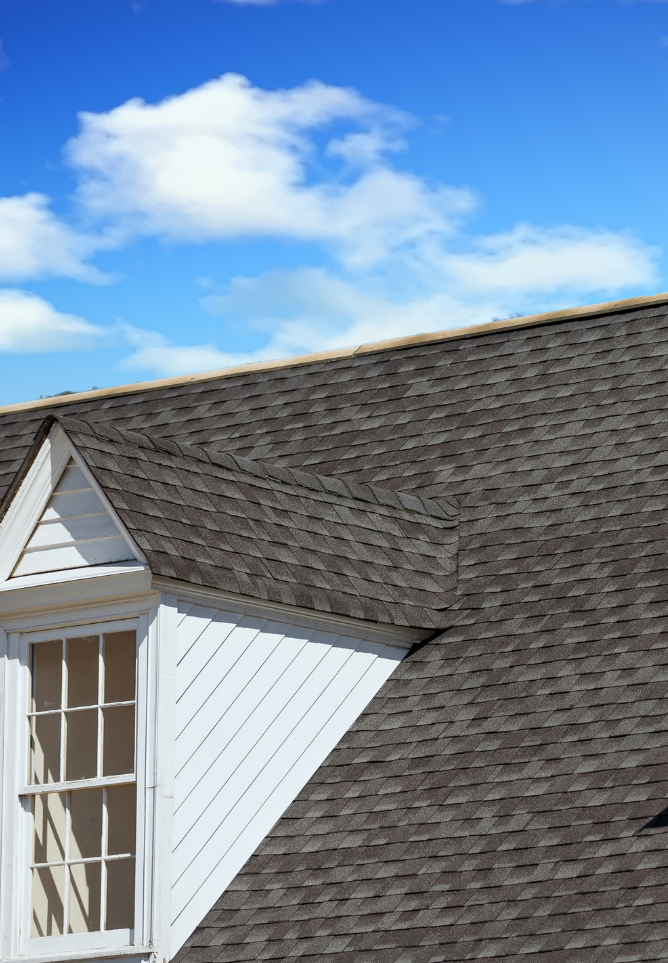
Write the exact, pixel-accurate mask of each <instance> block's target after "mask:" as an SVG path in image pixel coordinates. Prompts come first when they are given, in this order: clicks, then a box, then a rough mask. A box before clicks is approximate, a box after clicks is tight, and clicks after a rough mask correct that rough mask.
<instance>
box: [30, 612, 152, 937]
mask: <svg viewBox="0 0 668 963" xmlns="http://www.w3.org/2000/svg"><path fill="white" fill-rule="evenodd" d="M130 634H131V636H132V639H133V649H132V653H133V655H132V676H133V680H134V678H135V671H136V631H135V630H132V631H131V633H130ZM123 635H125V636H127V635H128V631H127V630H126V631H125V632H123V631H121V632H120V633H119V632H114V630H113V629H111V631H105V630H102V631H100V632H93V633H91V634H90V635H83V634H82V635H80V636H73V637H61V638H58V637H56V638H54V639H52V640H51V644H53V643H57V642H60V643H61V646H60V663H59V671H60V707H59V708H53V709H51V708H48V709H40V708H39V707H38V702H37V690H36V666H37V661H36V651H37V650H38V648H39V646H40V645H43V644H44V643H43V642H35V643H32V644H31V646H30V649H29V652H30V666H31V672H30V677H31V693H30V702H29V712H28V713H27V715H28V724H29V731H30V747H29V753H30V758H29V768H28V775H29V782H30V785H29V786H27V787H26V788H25V789H24V791H23V795H24V796H26V797H28V798H29V799H31V800H32V806H31V808H32V813H33V841H32V852H31V859H30V873H31V879H32V883H31V889H33V890H34V887H35V885H36V878H37V873H39V871H49V870H53V871H55V873H56V874H57V870H58V869H59V868H61V867H62V873H63V878H62V891H61V894H60V895H61V901H62V902H61V905H62V921H60V920H59V922H58V924H57V927H56V930H55V932H51V931H50V932H49V933H46V934H41V933H37V934H36V933H35V932H34V930H35V928H36V926H37V924H36V923H35V922H33V933H32V935H33V937H34V936H36V935H58V934H59V933H60V934H61V935H67V934H69V933H73V932H85V931H88V932H93V931H96V932H103V931H105V930H107V926H106V924H107V917H108V910H109V906H110V905H112V907H113V903H112V904H108V901H107V895H108V894H107V890H108V886H107V883H108V871H107V867H108V864H110V863H115V864H118V863H120V862H121V861H123V860H125V861H126V864H125V866H126V868H125V869H123V868H122V867H120V866H119V871H120V872H121V874H122V875H123V874H125V876H126V877H127V872H128V868H129V869H130V871H131V874H132V876H131V879H127V882H128V885H130V886H131V888H132V890H133V891H134V869H135V852H134V849H135V845H134V837H135V835H136V818H135V817H134V816H133V818H132V824H131V837H132V838H131V841H132V844H133V845H132V851H130V850H128V851H126V852H114V853H110V852H109V848H110V846H109V834H110V819H109V789H111V788H112V787H113V788H114V789H116V788H121V789H122V788H123V787H124V786H125V787H130V786H133V787H135V791H134V794H133V797H134V802H133V803H132V808H133V809H134V805H135V804H136V775H135V767H136V760H135V758H134V753H135V747H134V738H135V736H134V733H135V732H136V693H135V692H134V687H135V684H136V683H135V682H134V681H133V685H132V692H133V695H135V698H133V699H131V700H130V699H124V700H118V701H107V702H105V701H104V700H105V686H106V678H105V673H106V668H107V666H106V664H105V656H106V655H107V650H106V646H107V643H108V640H109V639H110V638H112V639H113V638H114V637H115V638H118V637H119V636H123ZM94 640H96V641H97V667H96V672H97V687H96V688H97V692H96V701H89V699H88V698H86V699H85V700H84V701H85V703H86V704H84V705H79V706H71V707H70V706H69V704H68V703H69V701H70V692H69V688H70V685H69V683H70V678H69V670H70V665H69V661H70V653H69V652H68V646H69V644H70V643H85V642H89V643H91V644H92V643H93V641H94ZM47 644H48V643H47ZM116 672H117V673H118V665H117V666H116ZM111 684H112V688H113V686H114V679H113V677H112V681H111ZM117 684H118V680H117V679H116V685H117ZM54 694H55V693H54ZM112 694H116V695H118V694H126V695H127V694H129V693H118V692H117V691H116V692H115V693H112ZM124 707H131V708H133V709H135V712H133V714H132V719H133V724H132V732H133V735H132V765H131V766H130V767H128V768H129V770H130V771H128V772H124V771H122V770H121V772H113V771H112V772H111V774H108V775H105V774H104V770H105V768H110V769H112V770H113V763H110V766H109V767H107V764H106V755H105V753H106V749H107V747H106V746H105V738H104V737H105V710H108V709H112V710H115V709H120V708H124ZM92 710H94V711H95V712H96V722H95V725H96V738H95V756H96V760H95V775H92V773H89V774H87V775H81V773H78V774H77V776H76V777H72V778H69V779H68V771H67V770H68V765H69V766H70V767H71V760H70V761H69V762H68V751H70V750H71V751H72V753H74V752H75V750H74V748H73V746H68V719H70V720H71V718H72V715H74V714H77V713H81V712H91V711H92ZM54 716H59V718H60V725H59V727H57V728H58V730H59V734H60V747H59V752H58V753H57V763H56V758H55V757H54V758H53V765H54V768H55V766H56V764H57V766H58V770H59V771H58V777H59V778H58V781H55V779H54V778H53V777H54V776H55V772H51V771H50V770H49V769H48V768H47V766H46V764H44V767H43V768H44V772H43V775H44V776H45V777H46V778H47V780H49V776H51V777H52V778H51V779H50V780H49V781H43V782H39V781H37V778H36V759H37V752H36V747H37V745H38V742H39V739H38V737H37V728H36V727H37V720H38V719H40V718H44V717H54ZM126 720H127V717H126ZM111 721H112V726H111V730H110V731H109V735H110V742H112V741H113V737H114V733H113V732H112V730H113V729H114V725H113V719H112V720H111ZM117 725H118V717H116V726H117ZM70 728H71V727H70ZM116 735H118V733H116ZM126 735H127V730H126ZM75 738H76V737H75ZM69 741H72V742H73V743H74V740H69ZM40 748H42V747H40ZM43 758H44V759H46V756H45V755H44V757H43ZM110 759H111V756H110ZM125 761H129V759H126V760H125ZM107 786H108V787H109V789H108V788H107ZM70 787H71V788H70ZM93 791H97V792H99V793H101V821H100V834H101V835H100V838H99V854H100V855H97V854H96V855H89V856H82V855H80V854H77V853H76V852H73V851H72V846H73V842H72V841H73V823H72V810H71V804H72V796H73V795H74V794H77V795H78V796H79V798H80V797H81V794H82V793H83V792H93ZM38 798H39V799H40V807H41V808H40V812H41V813H42V815H43V822H44V823H45V824H46V823H47V822H48V821H49V806H50V805H51V802H50V801H52V802H53V805H54V806H56V807H58V806H61V807H62V808H63V809H64V825H63V826H62V830H61V832H62V837H63V841H62V845H61V844H60V843H59V842H57V843H56V845H57V846H58V848H59V849H60V850H61V852H59V853H58V854H53V853H51V854H50V855H51V856H55V858H51V859H48V858H46V857H47V845H49V844H48V843H47V841H46V840H47V834H48V830H46V829H45V828H44V826H43V827H42V833H43V839H42V842H41V844H40V845H41V846H43V847H44V853H43V855H44V857H45V858H44V859H43V860H42V859H39V860H38V859H37V848H38V827H37V806H38V801H37V800H38ZM126 803H127V799H126ZM116 805H117V806H118V799H117V803H116ZM98 812H99V810H98ZM126 815H127V814H126ZM118 819H119V817H118V813H117V814H116V816H115V826H116V832H118ZM128 825H130V824H129V822H128ZM52 831H53V839H55V840H56V841H57V840H58V829H57V827H55V824H54V826H53V827H52ZM124 841H125V842H129V841H130V840H128V839H125V840H124ZM51 845H53V840H52V841H51ZM122 848H124V849H127V846H124V847H122ZM95 865H99V867H100V869H99V906H96V908H95V913H97V912H98V911H99V918H98V917H96V916H95V915H94V914H93V913H92V912H90V913H89V916H88V924H87V927H84V928H83V929H82V928H81V926H79V928H78V929H72V917H71V913H70V910H71V908H72V901H73V899H75V900H76V899H77V896H78V895H79V894H78V892H77V884H76V878H75V877H74V876H73V867H76V866H80V867H82V868H83V867H85V866H91V867H93V866H95ZM49 875H50V878H51V881H53V880H54V879H55V878H56V876H55V875H54V874H53V873H51V874H49ZM47 879H48V877H47ZM73 880H74V882H73ZM88 883H89V879H88V877H86V879H85V886H86V887H87V888H88V891H89V890H90V888H89V887H88ZM41 885H43V881H40V886H41ZM93 887H94V888H97V880H96V879H95V877H94V882H93ZM115 888H116V890H118V874H116V884H115ZM73 890H74V896H73ZM88 895H89V897H91V902H90V903H89V904H88V909H89V910H91V909H92V906H93V903H97V900H94V899H92V894H91V893H90V891H89V892H88ZM95 895H97V894H95ZM34 898H35V897H34V894H33V898H32V899H31V904H33V901H34ZM133 900H134V897H133ZM78 902H79V908H78V912H79V916H80V917H82V918H86V913H87V910H86V909H85V908H83V907H82V901H81V899H80V898H79V900H78ZM33 912H34V911H33ZM111 912H112V913H113V912H114V909H113V908H112V910H111ZM58 915H60V914H58ZM132 916H134V913H132ZM91 920H94V922H95V924H96V925H91ZM119 925H121V926H122V927H123V926H125V925H126V924H125V923H123V924H119V923H117V924H116V927H114V926H111V927H110V928H111V929H114V928H117V927H118V926H119ZM127 925H128V926H129V928H130V929H132V927H133V926H134V923H133V922H129V923H128V924H127Z"/></svg>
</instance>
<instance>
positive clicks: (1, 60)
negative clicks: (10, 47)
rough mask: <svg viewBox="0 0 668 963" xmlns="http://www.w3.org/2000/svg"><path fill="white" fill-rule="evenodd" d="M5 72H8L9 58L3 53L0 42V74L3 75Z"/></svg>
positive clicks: (0, 41)
mask: <svg viewBox="0 0 668 963" xmlns="http://www.w3.org/2000/svg"><path fill="white" fill-rule="evenodd" d="M6 70H9V57H8V56H7V54H6V53H5V48H4V45H3V43H2V40H0V73H4V72H5V71H6Z"/></svg>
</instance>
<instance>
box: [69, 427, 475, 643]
mask: <svg viewBox="0 0 668 963" xmlns="http://www.w3.org/2000/svg"><path fill="white" fill-rule="evenodd" d="M59 423H60V425H61V427H62V428H63V429H64V430H65V432H66V433H67V434H68V436H69V437H70V438H71V440H72V441H73V442H74V444H75V445H76V447H77V449H78V450H79V451H80V452H81V454H82V455H83V457H84V459H85V460H86V463H87V464H88V466H89V467H90V469H91V471H92V473H93V475H94V476H95V478H96V480H97V481H98V483H99V484H100V486H101V488H102V489H103V490H104V492H105V494H106V495H107V497H108V498H109V500H110V502H111V504H112V505H113V507H114V508H115V510H116V511H117V512H118V515H119V517H120V518H121V520H122V521H123V523H124V524H125V525H126V527H127V529H128V531H129V532H130V534H131V535H132V536H133V538H134V539H135V541H136V542H137V544H138V545H139V547H140V548H141V549H142V551H143V552H144V553H145V555H146V557H147V559H148V562H149V565H150V567H151V571H152V572H153V573H154V574H156V575H163V576H168V577H172V578H177V579H181V580H183V581H185V582H191V583H194V584H196V585H206V586H209V587H212V588H218V589H224V590H226V591H228V592H235V593H240V594H242V595H247V596H251V597H253V598H257V599H265V600H269V601H273V602H282V603H285V604H289V605H298V606H302V607H304V608H309V609H314V610H316V611H318V612H331V613H335V614H337V615H346V616H350V617H352V618H360V619H367V620H370V621H374V622H382V623H385V624H392V625H403V626H411V627H414V628H425V629H436V628H440V627H442V626H443V624H444V615H443V609H445V608H447V607H448V605H449V604H451V603H452V602H453V601H454V599H455V595H454V590H455V583H456V575H455V570H456V551H457V539H458V509H457V506H456V504H454V503H453V502H452V500H446V499H440V500H436V499H427V498H420V497H417V496H415V495H405V494H398V493H395V492H390V491H383V490H382V489H379V488H372V487H369V486H366V485H356V484H355V483H354V482H352V481H349V482H348V483H347V484H345V483H344V482H342V481H339V480H336V479H329V478H323V477H322V476H319V475H313V474H309V473H306V472H301V471H298V470H296V469H295V470H294V471H292V472H291V471H290V470H289V469H281V468H276V467H272V466H268V465H263V464H261V463H259V462H253V461H250V460H249V459H245V458H235V457H234V456H232V455H227V454H224V453H221V452H207V451H206V450H205V449H203V448H194V447H188V448H186V447H185V446H179V445H178V444H177V443H175V442H170V441H166V440H164V439H151V438H150V437H149V436H148V435H144V434H139V433H137V432H127V431H119V430H118V429H114V428H111V427H108V426H107V427H100V426H95V425H91V424H89V423H87V422H85V421H81V420H77V419H73V418H63V419H60V422H59Z"/></svg>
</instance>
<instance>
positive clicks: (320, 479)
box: [47, 416, 459, 522]
mask: <svg viewBox="0 0 668 963" xmlns="http://www.w3.org/2000/svg"><path fill="white" fill-rule="evenodd" d="M47 421H48V422H49V423H51V424H53V422H56V423H57V424H59V425H60V426H61V427H62V428H63V430H64V431H65V432H68V431H72V432H77V433H79V434H89V435H92V436H93V437H95V438H99V439H103V440H105V441H112V442H117V443H118V442H121V443H122V444H128V445H133V446H135V447H137V448H146V449H149V450H150V451H164V452H167V453H168V454H170V455H176V456H177V457H179V458H192V459H195V460H196V461H201V462H205V463H206V464H210V465H214V466H216V467H218V468H224V469H226V470H228V471H233V472H243V473H245V474H247V475H251V476H253V477H254V478H260V479H261V480H264V481H269V482H279V483H280V484H283V485H292V486H298V487H301V488H306V489H308V490H309V491H316V492H320V493H321V494H325V495H330V496H338V497H339V498H351V499H353V500H354V501H359V502H364V503H365V504H366V505H367V506H383V507H385V508H392V509H395V510H397V511H407V512H412V513H414V514H418V515H427V516H429V517H431V518H436V519H438V520H439V521H448V522H451V521H453V520H454V519H456V518H457V516H458V515H459V506H458V505H457V503H456V502H455V500H454V499H448V498H425V497H424V496H423V495H416V494H413V493H407V492H399V491H392V490H390V489H386V488H379V487H378V486H376V485H362V484H358V483H357V482H353V481H352V480H350V479H345V480H344V479H342V478H332V477H329V476H325V475H318V474H316V473H314V472H306V471H302V470H301V469H297V468H282V467H280V466H277V465H272V464H271V463H268V462H265V461H255V460H253V459H251V458H244V457H242V456H241V455H233V454H230V453H228V452H222V451H217V450H216V449H213V448H202V447H199V446H193V445H184V444H179V443H178V442H176V441H173V440H171V439H167V438H160V437H158V436H154V435H147V434H145V433H144V432H137V431H128V430H127V429H123V428H115V427H112V426H110V425H98V424H94V423H91V422H90V421H84V420H83V419H81V418H74V417H71V416H62V417H59V418H56V417H51V418H48V419H47Z"/></svg>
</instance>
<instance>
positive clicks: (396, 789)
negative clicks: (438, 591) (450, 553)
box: [0, 306, 668, 963]
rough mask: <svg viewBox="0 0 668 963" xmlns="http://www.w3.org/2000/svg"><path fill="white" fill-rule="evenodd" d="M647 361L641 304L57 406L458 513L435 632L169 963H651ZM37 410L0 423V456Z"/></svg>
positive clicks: (652, 644) (653, 522) (652, 414)
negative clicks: (423, 498) (454, 572)
mask: <svg viewBox="0 0 668 963" xmlns="http://www.w3.org/2000/svg"><path fill="white" fill-rule="evenodd" d="M667 359H668V312H667V311H666V309H665V308H663V307H661V308H659V307H656V306H654V307H647V308H642V309H634V310H626V311H621V312H620V313H619V314H618V315H613V316H609V317H605V318H592V319H588V320H578V319H576V320H568V321H564V322H560V323H555V324H551V325H547V326H544V327H541V328H523V329H517V330H514V331H506V332H502V333H498V332H497V333H490V334H487V335H484V336H481V337H476V338H471V339H464V340H460V341H450V342H444V343H442V344H437V345H418V346H415V347H411V348H407V349H404V350H400V351H391V350H388V351H387V352H385V353H380V354H374V355H367V356H362V357H356V358H349V359H344V360H340V361H336V362H328V363H326V364H314V365H310V366H304V367H299V368H295V369H289V368H283V369H280V370H278V371H274V372H270V373H267V372H259V373H255V374H245V375H243V376H241V375H240V376H239V377H236V378H229V379H227V380H225V381H220V382H206V383H200V384H196V385H191V386H184V387H183V388H182V389H179V390H175V389H171V390H166V389H161V390H159V391H154V392H153V393H151V392H145V393H143V394H139V395H133V396H131V397H128V398H125V399H124V398H122V397H115V398H113V399H107V400H103V401H99V400H98V401H96V402H94V403H93V402H86V404H83V403H79V405H78V406H77V405H72V406H71V407H70V408H69V410H70V411H79V412H80V413H83V412H85V411H88V412H94V417H95V420H96V421H104V422H106V423H114V424H118V425H119V426H120V427H129V428H137V429H141V430H149V429H150V430H151V431H152V432H154V433H157V434H160V435H163V436H170V437H174V438H177V439H179V440H181V439H182V440H185V441H188V442H189V443H193V444H202V443H206V444H207V445H213V446H214V447H219V448H225V450H226V451H234V452H238V453H241V454H243V455H246V456H248V455H253V457H255V458H261V459H267V460H269V461H271V462H273V463H276V464H281V465H283V466H285V465H290V466H297V467H305V466H309V468H310V469H311V470H317V471H319V472H322V473H324V474H327V475H333V476H336V477H339V478H343V479H347V478H352V479H354V480H356V481H364V482H369V483H374V484H379V485H382V486H383V487H387V488H401V489H402V490H410V491H413V492H419V493H420V494H421V495H422V494H425V495H427V496H443V495H451V496H457V497H459V498H460V500H461V503H462V516H461V523H460V547H459V589H460V593H461V594H460V598H459V601H458V602H457V607H456V608H455V609H454V610H453V609H451V610H450V611H449V612H448V621H449V623H451V627H450V628H449V630H448V632H447V633H446V635H445V636H444V638H443V639H442V640H441V641H436V642H433V643H429V644H427V645H425V646H424V647H423V648H421V649H420V650H419V651H418V652H416V653H414V654H413V655H411V656H409V657H408V658H407V659H406V660H405V661H404V662H403V663H402V664H401V666H400V667H399V668H398V670H397V671H396V672H395V674H394V675H393V677H392V679H391V680H390V682H389V683H388V684H387V685H386V686H385V687H384V689H383V690H382V691H381V693H380V694H379V696H378V697H377V698H376V699H375V700H374V701H373V702H372V703H371V705H370V706H369V708H368V710H367V711H366V712H365V714H364V715H363V716H362V717H361V718H360V719H359V720H358V722H357V724H356V725H355V726H354V727H353V729H352V730H351V732H350V733H348V734H347V735H346V737H345V738H344V740H343V741H342V742H341V744H340V745H339V747H337V749H336V750H335V752H334V753H333V754H332V755H331V757H330V758H329V760H328V761H327V762H326V763H325V765H324V766H323V767H321V769H320V770H319V771H318V772H317V773H316V775H315V776H314V777H313V779H312V780H311V782H310V783H309V785H308V786H307V787H306V788H305V789H304V791H303V793H302V794H301V795H300V797H299V799H298V800H297V801H296V802H295V803H294V804H293V806H292V807H291V808H290V809H289V810H288V812H287V814H286V815H285V817H284V818H283V819H281V820H280V821H279V823H278V824H277V825H276V827H275V828H274V830H273V831H272V833H271V834H270V836H269V837H268V839H267V840H266V842H265V843H264V844H263V845H262V847H261V848H260V850H259V851H258V853H257V854H256V855H255V856H253V857H252V859H251V860H250V861H249V863H248V864H247V866H246V868H245V869H244V870H243V871H242V873H241V874H240V875H239V876H238V877H237V879H236V880H235V881H234V883H233V885H232V887H231V888H230V890H229V891H228V892H227V893H226V894H225V896H224V897H223V898H222V899H221V901H220V902H219V904H218V908H217V909H216V910H214V911H213V912H212V913H211V914H210V915H209V917H208V918H207V920H205V921H204V923H205V925H204V926H203V927H202V928H200V929H198V930H197V931H196V932H195V934H194V935H193V937H192V939H191V941H190V942H191V944H192V945H191V947H190V949H186V950H184V951H183V952H182V953H181V954H180V956H179V959H180V960H181V961H182V963H206V961H210V960H221V961H223V960H235V961H241V960H246V959H253V960H255V959H266V960H269V959H273V960H281V961H288V960H296V959H297V958H299V959H305V960H312V961H315V959H316V958H317V959H318V961H319V963H321V961H329V960H331V961H332V963H348V961H351V963H352V961H353V960H354V961H355V963H358V961H359V960H360V959H363V960H364V961H365V963H426V961H432V960H433V961H439V963H440V961H444V960H449V961H463V960H475V959H485V960H493V961H499V963H500V961H503V963H519V961H523V963H526V961H527V960H531V961H533V960H535V961H536V963H574V961H578V963H580V961H584V960H586V961H587V963H589V961H591V963H641V961H656V960H657V959H661V958H662V957H663V956H665V946H666V944H667V943H668V922H667V921H668V899H667V897H666V890H665V879H666V873H667V871H668V846H667V845H666V832H667V831H668V830H667V828H666V825H665V821H664V822H663V823H662V821H661V820H659V821H658V823H657V822H654V824H653V826H652V825H651V824H652V822H653V820H655V817H656V816H657V815H658V814H659V813H661V812H662V811H663V810H664V809H665V808H666V805H667V803H668V766H667V765H666V763H667V760H668V731H667V730H666V725H665V712H666V706H667V705H668V567H667V566H666V561H665V560H666V552H667V550H668V478H667V476H668V404H667V399H668V365H667V363H666V362H667ZM60 410H62V409H60ZM42 416H43V413H39V415H38V416H37V417H36V416H35V415H34V414H33V413H31V412H25V413H18V414H17V413H13V414H11V415H6V416H3V417H0V433H1V435H2V437H3V438H4V443H3V444H4V448H3V452H4V453H3V455H2V457H3V458H4V464H5V466H7V469H6V470H7V471H8V470H9V466H10V465H12V464H13V465H14V466H15V467H14V470H15V469H16V468H17V467H18V465H19V464H20V459H21V458H22V457H23V453H24V452H25V451H26V450H27V447H28V446H29V443H30V439H31V438H32V436H33V435H34V432H35V430H36V426H37V424H38V422H39V419H40V418H41V417H42ZM80 416H82V414H80ZM89 416H90V417H92V415H89ZM316 466H317V468H316ZM5 477H6V478H9V477H10V476H9V474H8V475H6V476H5ZM453 621H454V624H452V623H453ZM643 827H647V828H643Z"/></svg>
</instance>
